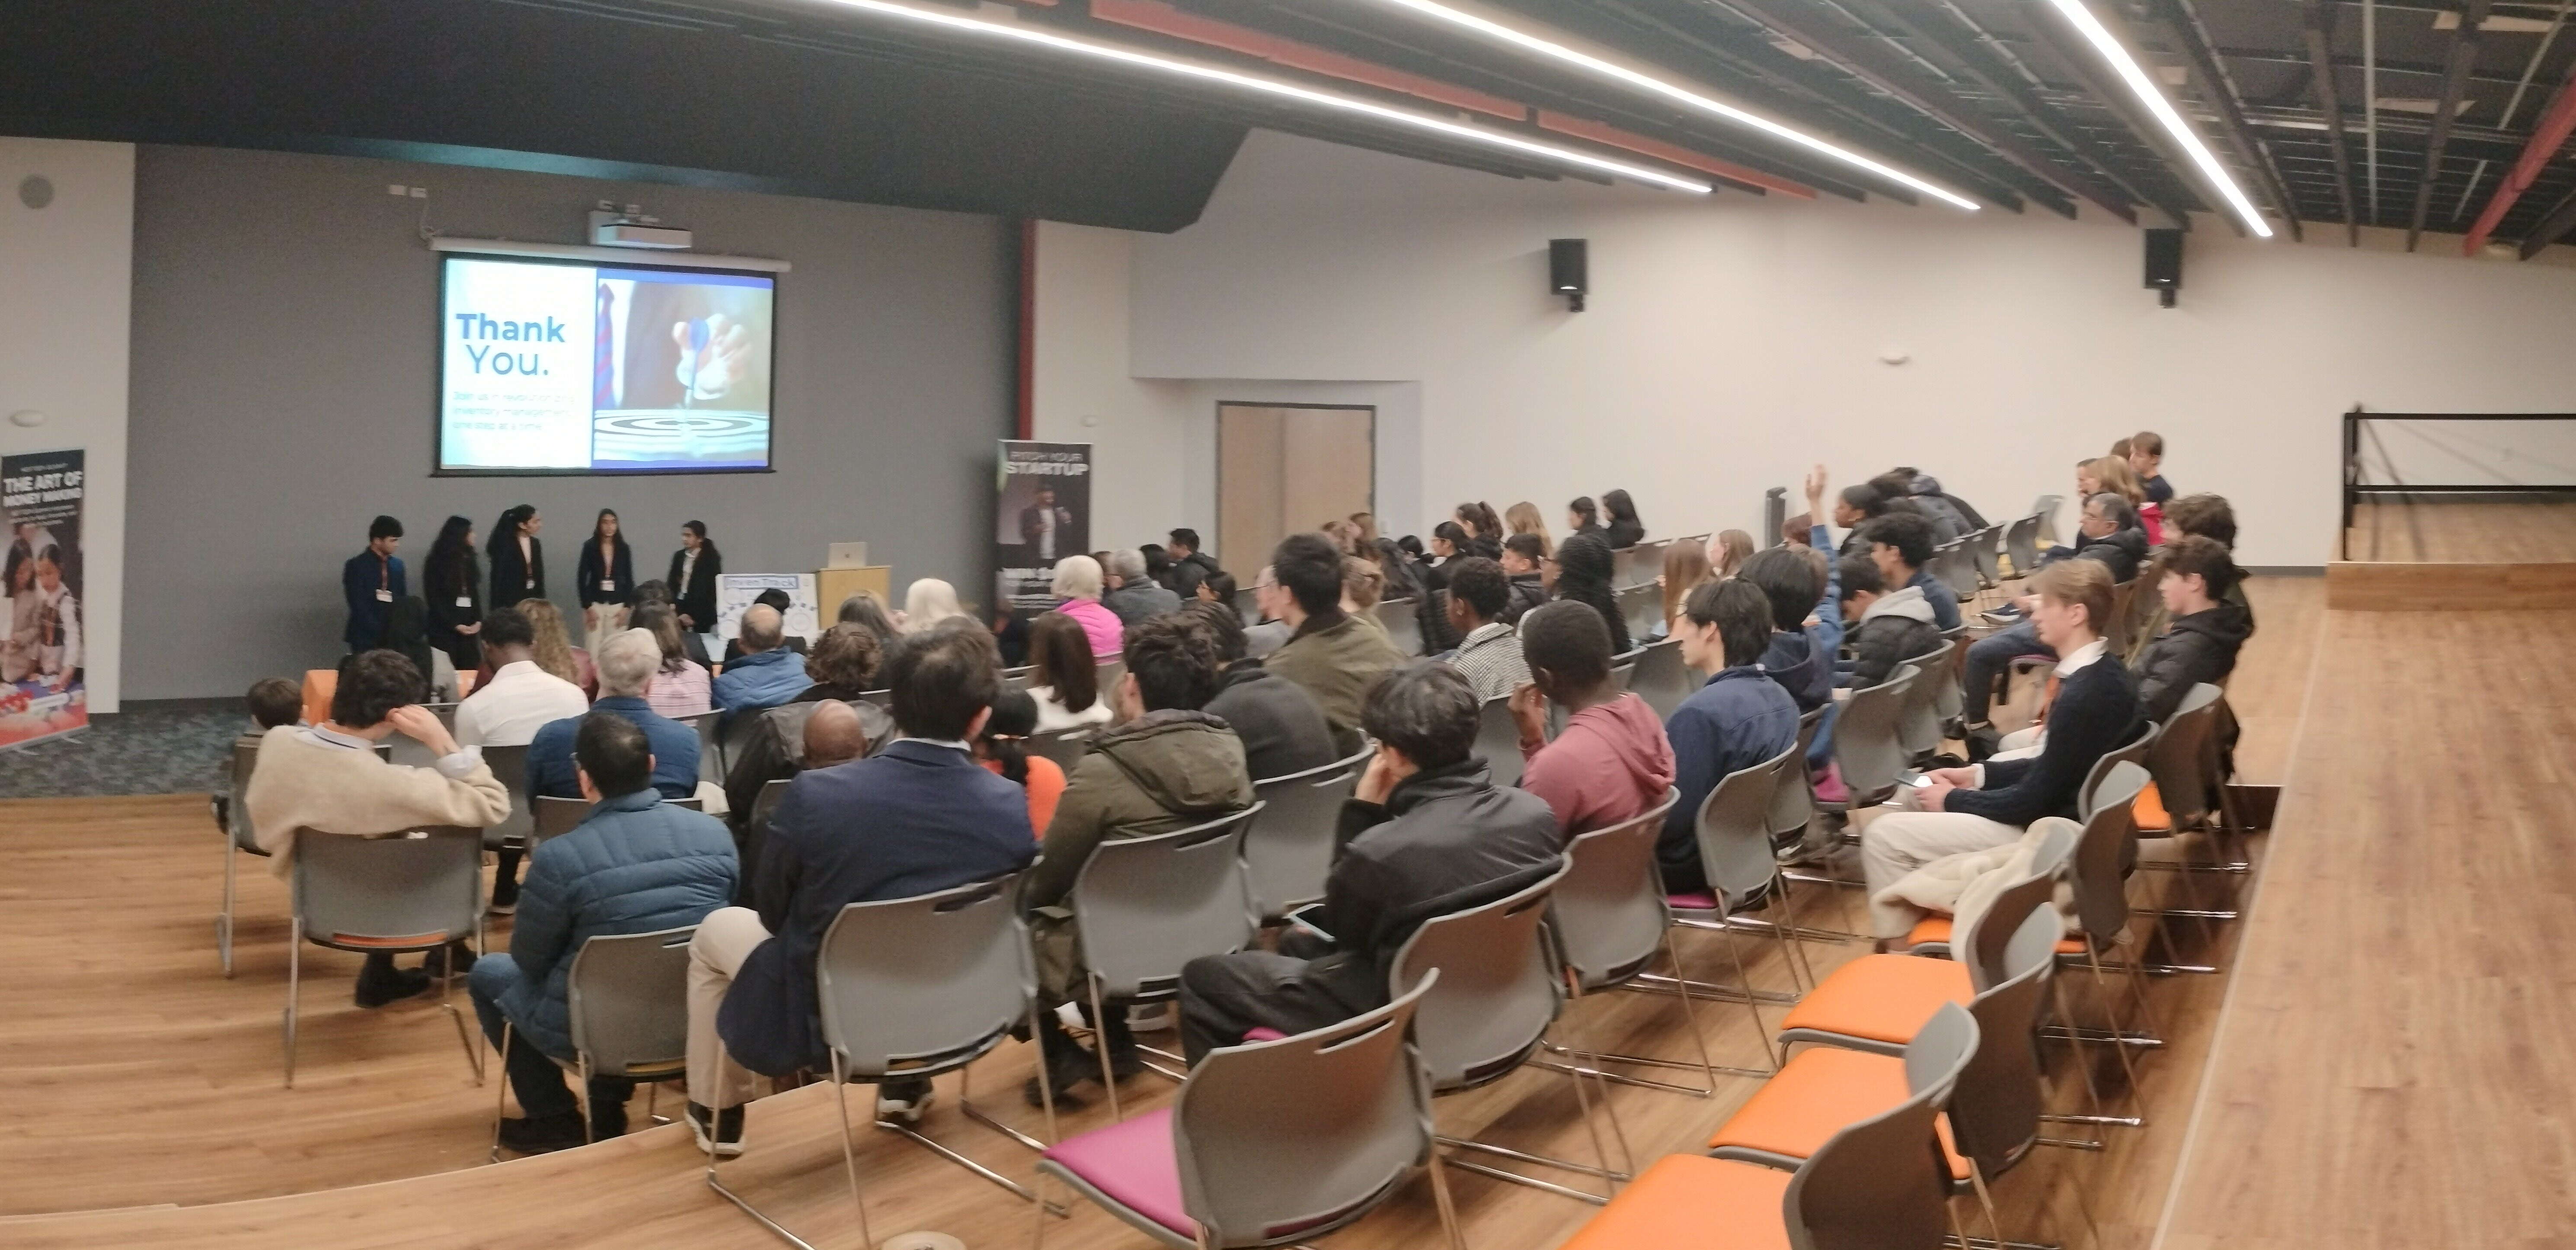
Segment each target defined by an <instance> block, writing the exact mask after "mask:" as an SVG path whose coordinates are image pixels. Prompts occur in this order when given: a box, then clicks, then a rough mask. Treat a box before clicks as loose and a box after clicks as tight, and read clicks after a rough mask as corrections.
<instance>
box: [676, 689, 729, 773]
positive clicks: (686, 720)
mask: <svg viewBox="0 0 2576 1250" xmlns="http://www.w3.org/2000/svg"><path fill="white" fill-rule="evenodd" d="M671 719H672V720H675V721H678V722H680V723H681V724H683V725H686V726H688V727H690V728H691V729H694V730H697V731H698V780H699V781H700V782H701V783H705V782H713V783H715V784H716V785H717V786H718V787H719V788H721V787H722V786H723V785H724V783H725V774H726V773H727V771H728V770H730V769H731V768H732V764H731V762H730V761H728V760H727V759H726V758H725V753H724V740H723V737H722V736H721V735H719V734H718V733H717V732H716V728H717V724H718V722H720V721H722V720H723V719H724V713H722V712H719V711H716V710H715V709H714V708H709V709H707V710H706V711H703V712H700V713H698V714H697V715H695V716H674V717H672V718H671Z"/></svg>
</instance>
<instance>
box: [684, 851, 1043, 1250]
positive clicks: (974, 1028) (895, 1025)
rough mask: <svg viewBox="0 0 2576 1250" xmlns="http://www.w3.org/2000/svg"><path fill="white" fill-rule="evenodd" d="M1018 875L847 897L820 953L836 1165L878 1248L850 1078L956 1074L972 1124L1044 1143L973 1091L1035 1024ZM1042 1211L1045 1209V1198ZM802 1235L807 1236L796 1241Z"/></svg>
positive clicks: (1025, 1192)
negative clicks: (983, 1063)
mask: <svg viewBox="0 0 2576 1250" xmlns="http://www.w3.org/2000/svg"><path fill="white" fill-rule="evenodd" d="M1019 882H1020V878H1019V876H1018V874H1016V873H1015V874H1012V875H1011V876H1007V877H1001V878H997V879H995V880H991V881H983V882H976V883H974V884H970V885H962V886H957V887H955V888H953V889H947V890H939V891H936V892H934V893H930V894H922V895H916V896H914V897H912V898H902V899H888V900H885V901H881V902H872V903H852V904H850V905H848V906H846V907H843V908H842V909H841V914H840V915H838V916H835V917H833V919H832V924H831V927H830V928H828V929H825V930H824V931H823V944H822V946H821V947H820V948H819V949H818V950H817V951H816V952H815V956H814V987H815V1002H816V1004H817V1006H818V1007H819V1008H820V1010H821V1015H822V1022H823V1044H824V1047H825V1049H826V1050H827V1051H828V1052H829V1058H830V1061H831V1070H830V1076H831V1079H832V1083H833V1089H832V1105H833V1108H834V1109H835V1110H837V1111H838V1112H840V1121H841V1169H842V1172H843V1174H844V1175H845V1176H846V1177H847V1178H848V1180H849V1185H850V1205H851V1206H853V1207H855V1208H856V1209H857V1210H858V1215H859V1238H860V1244H862V1245H866V1246H874V1245H875V1244H877V1242H876V1238H875V1237H874V1236H873V1235H871V1234H870V1233H869V1231H868V1207H867V1200H866V1198H864V1197H863V1196H862V1195H861V1194H860V1192H859V1164H858V1144H857V1142H856V1140H855V1139H854V1138H853V1137H852V1136H851V1134H850V1105H849V1098H848V1093H847V1090H846V1088H845V1087H846V1086H848V1085H851V1084H854V1083H859V1084H871V1085H873V1084H878V1083H882V1082H884V1081H887V1080H891V1079H900V1078H912V1077H920V1078H924V1079H927V1078H929V1077H933V1076H939V1075H942V1074H944V1073H949V1072H955V1073H957V1074H958V1081H959V1087H958V1095H957V1099H958V1104H959V1106H960V1107H961V1108H962V1109H964V1111H965V1112H966V1114H967V1116H968V1117H969V1118H971V1119H973V1120H974V1121H975V1122H977V1123H979V1124H982V1125H984V1126H986V1127H988V1128H992V1129H994V1130H996V1131H998V1132H1000V1133H1002V1134H1003V1135H1004V1136H1007V1137H1009V1138H1010V1139H1011V1140H1013V1141H1016V1142H1018V1143H1020V1144H1021V1145H1023V1146H1026V1147H1028V1148H1029V1149H1031V1150H1041V1151H1042V1150H1045V1149H1046V1148H1047V1144H1046V1143H1045V1142H1042V1141H1039V1140H1037V1139H1036V1138H1033V1137H1029V1136H1027V1135H1026V1134H1023V1133H1020V1132H1018V1131H1016V1130H1014V1129H1011V1128H1009V1127H1008V1126H1006V1125H1004V1124H1002V1123H1001V1122H1000V1121H997V1120H995V1119H993V1118H992V1117H990V1116H988V1115H986V1114H985V1113H984V1112H983V1111H982V1110H980V1109H978V1108H977V1107H976V1106H975V1103H974V1099H973V1097H972V1095H971V1094H970V1093H969V1092H968V1086H967V1082H968V1081H969V1079H970V1074H969V1072H968V1071H967V1067H968V1065H969V1064H972V1063H973V1062H974V1061H975V1060H977V1059H980V1058H982V1057H984V1056H985V1055H986V1054H989V1053H991V1052H992V1050H993V1049H994V1048H995V1047H997V1046H999V1045H1001V1043H1002V1040H1003V1039H1004V1038H1007V1037H1009V1036H1010V1035H1011V1030H1012V1029H1014V1028H1017V1027H1021V1026H1026V1027H1028V1028H1029V1029H1031V1030H1033V1031H1034V1030H1035V1029H1036V1028H1037V1025H1038V1020H1037V1016H1038V980H1037V959H1036V956H1035V955H1034V953H1032V951H1031V949H1030V946H1029V931H1028V925H1027V924H1026V923H1025V922H1024V921H1022V920H1021V918H1020V903H1019ZM1038 1067H1039V1068H1040V1069H1041V1070H1040V1071H1039V1073H1038V1078H1037V1079H1038V1092H1039V1095H1040V1097H1039V1101H1040V1103H1041V1104H1043V1106H1044V1108H1045V1110H1046V1119H1047V1136H1049V1137H1050V1138H1052V1137H1054V1136H1055V1135H1056V1130H1055V1092H1054V1090H1053V1089H1052V1088H1050V1087H1049V1086H1048V1085H1047V1083H1046V1073H1045V1072H1044V1070H1043V1069H1044V1068H1045V1067H1046V1065H1045V1064H1043V1063H1041V1064H1039V1065H1038ZM876 1124H877V1127H878V1128H880V1129H884V1130H886V1131H887V1132H891V1133H895V1134H897V1135H899V1136H902V1137H905V1138H908V1139H910V1140H912V1141H913V1142H916V1143H918V1144H920V1145H922V1146H926V1147H928V1148H929V1149H930V1150H931V1152H932V1153H934V1154H937V1155H939V1156H940V1157H941V1158H944V1159H947V1160H948V1161H949V1162H951V1163H955V1164H958V1165H959V1166H961V1167H964V1168H965V1169H966V1170H968V1171H970V1172H973V1173H974V1174H976V1175H977V1176H981V1177H983V1178H984V1179H985V1180H988V1181H991V1182H993V1183H994V1184H996V1185H999V1186H1001V1187H1002V1188H1004V1189H1007V1190H1009V1191H1011V1192H1012V1193H1014V1194H1016V1195H1018V1196H1019V1197H1021V1198H1023V1199H1026V1200H1027V1201H1029V1202H1030V1203H1031V1204H1033V1205H1037V1204H1039V1198H1038V1194H1037V1192H1036V1191H1034V1190H1032V1189H1030V1188H1029V1187H1028V1186H1026V1185H1022V1184H1020V1183H1019V1182H1017V1181H1014V1180H1012V1179H1011V1178H1009V1177H1007V1176H1004V1175H1002V1174H1001V1173H999V1172H996V1171H994V1170H993V1169H991V1168H988V1167H986V1166H984V1165H983V1164H980V1163H977V1162H975V1161H974V1160H972V1159H969V1158H967V1157H966V1156H964V1155H962V1154H959V1153H957V1152H956V1151H955V1150H952V1149H950V1148H949V1147H947V1146H944V1145H941V1144H940V1143H938V1142H936V1141H933V1140H931V1139H930V1138H929V1137H926V1136H923V1135H922V1134H921V1133H920V1132H918V1131H917V1130H915V1129H913V1128H912V1127H910V1126H908V1125H903V1124H897V1123H895V1122H893V1121H890V1120H878V1121H877V1122H876ZM715 1158H716V1157H715V1155H714V1154H712V1153H710V1154H709V1155H708V1156H707V1185H708V1187H709V1188H712V1189H714V1190H715V1191H716V1192H717V1193H719V1194H722V1195H724V1197H725V1198H726V1199H727V1200H728V1201H730V1202H732V1203H733V1204H734V1205H735V1206H737V1207H740V1208H742V1209H743V1211H744V1212H746V1213H747V1214H749V1215H750V1216H751V1217H752V1218H754V1219H756V1220H759V1221H760V1222H761V1223H762V1224H763V1225H765V1226H767V1227H768V1228H770V1229H771V1230H773V1231H775V1232H778V1233H779V1234H780V1235H782V1236H788V1237H790V1239H791V1240H793V1237H792V1235H791V1234H788V1233H787V1232H786V1230H785V1229H784V1228H782V1227H781V1226H780V1225H779V1224H778V1223H777V1222H776V1221H774V1220H772V1219H771V1218H770V1217H769V1216H767V1215H764V1214H762V1213H761V1212H760V1211H759V1210H758V1209H757V1208H755V1207H753V1206H752V1205H751V1204H750V1203H749V1202H746V1201H744V1200H743V1198H742V1197H741V1196H740V1195H738V1194H736V1193H734V1192H733V1191H732V1190H730V1189H727V1188H725V1186H724V1184H723V1182H722V1181H721V1180H719V1179H718V1177H717V1175H716V1164H715ZM1039 1218H1040V1219H1041V1220H1043V1219H1044V1218H1045V1212H1044V1209H1043V1206H1042V1205H1041V1208H1040V1216H1039ZM797 1244H800V1245H802V1244H804V1243H802V1242H798V1243H797Z"/></svg>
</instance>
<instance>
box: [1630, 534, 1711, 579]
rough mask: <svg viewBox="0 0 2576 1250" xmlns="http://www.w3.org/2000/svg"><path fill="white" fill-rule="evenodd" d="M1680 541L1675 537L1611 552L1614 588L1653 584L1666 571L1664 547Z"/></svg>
mask: <svg viewBox="0 0 2576 1250" xmlns="http://www.w3.org/2000/svg"><path fill="white" fill-rule="evenodd" d="M1680 541H1682V540H1681V539H1678V538H1675V539H1666V540H1665V541H1662V542H1649V543H1638V544H1636V545H1635V546H1633V547H1621V548H1619V549H1618V550H1616V551H1613V552H1611V553H1610V557H1611V561H1612V563H1611V567H1610V585H1611V587H1612V589H1614V590H1615V589H1617V588H1619V587H1622V586H1651V585H1653V584H1654V583H1655V578H1657V577H1658V576H1660V575H1662V573H1663V571H1664V548H1666V547H1669V546H1671V545H1673V544H1674V543H1676V542H1680ZM1703 541H1705V540H1703Z"/></svg>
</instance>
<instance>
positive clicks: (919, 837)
mask: <svg viewBox="0 0 2576 1250" xmlns="http://www.w3.org/2000/svg"><path fill="white" fill-rule="evenodd" d="M882 675H883V680H884V681H885V683H886V685H887V687H888V688H889V689H891V691H892V692H893V696H894V698H893V703H894V709H893V710H894V720H895V726H896V728H897V729H898V730H899V731H900V732H901V733H902V735H903V736H902V737H899V738H897V739H895V741H894V742H892V743H891V744H889V745H887V747H886V748H885V749H884V750H883V751H881V752H879V753H878V754H876V755H873V756H870V757H868V758H865V759H860V760H854V761H852V762H850V763H847V764H840V765H836V766H833V767H830V768H820V769H809V770H807V771H805V772H803V773H800V774H798V775H797V777H796V780H795V782H794V783H793V784H792V785H790V786H789V787H788V789H787V793H786V796H785V797H784V798H782V799H781V800H780V801H779V804H778V810H777V812H776V813H775V814H774V815H773V816H772V817H771V820H770V830H769V836H768V838H767V840H766V841H765V842H764V843H763V844H762V848H761V855H760V861H759V865H758V867H757V868H756V869H755V872H754V875H753V879H752V881H751V894H750V897H751V901H752V906H750V907H727V908H723V909H720V910H718V911H716V912H715V913H713V914H712V915H709V916H708V917H707V918H706V921H705V922H704V923H702V924H700V925H699V926H698V933H697V936H696V938H695V939H693V940H692V941H691V942H690V943H689V1126H690V1128H691V1129H692V1130H693V1131H694V1132H695V1133H696V1134H697V1137H698V1146H699V1148H700V1149H701V1150H713V1151H714V1152H715V1153H717V1154H722V1155H732V1154H739V1153H741V1152H742V1110H741V1104H742V1103H744V1102H745V1101H748V1100H749V1098H750V1097H751V1093H752V1090H751V1074H752V1073H760V1074H764V1075H768V1076H784V1075H786V1074H788V1073H790V1072H793V1071H795V1070H796V1069H798V1068H803V1067H814V1068H820V1067H823V1066H825V1063H826V1060H825V1055H824V1047H823V1038H822V1030H821V1028H820V1021H819V1019H818V1017H817V1014H816V1012H817V1007H816V1002H815V997H814V958H815V952H816V951H817V949H819V948H820V947H821V945H822V941H823V932H824V930H825V929H827V928H829V927H830V926H831V923H832V921H833V919H834V918H835V917H837V916H839V915H840V913H841V909H842V908H843V907H846V906H848V905H849V904H851V903H861V902H872V901H880V900H885V899H898V898H911V897H914V896H916V895H922V894H929V893H933V892H935V891H939V890H945V889H950V888H952V887H955V886H960V885H965V884H968V883H970V882H976V881H988V880H991V879H993V878H996V877H1001V876H1005V875H1008V874H1010V873H1014V872H1018V871H1019V870H1021V869H1023V868H1026V867H1027V866H1028V865H1029V861H1030V860H1032V859H1034V858H1035V857H1036V854H1037V835H1036V833H1035V832H1034V831H1033V830H1032V829H1031V828H1030V827H1029V806H1028V795H1027V793H1026V792H1025V791H1023V790H1021V789H1020V787H1019V786H1017V785H1014V784H1012V783H1011V782H1010V781H1008V780H1006V779H1004V778H1003V777H1001V776H1000V775H999V774H996V773H993V772H991V771H988V770H987V769H985V768H984V767H983V766H982V765H981V764H979V763H977V762H976V761H975V757H974V755H973V753H972V751H971V749H970V748H969V746H968V744H969V743H971V742H973V741H974V740H975V737H976V735H978V734H980V733H981V732H982V731H983V728H984V722H985V720H986V719H988V718H989V717H990V716H991V714H992V704H993V700H994V698H995V697H996V696H997V695H998V694H999V693H1000V690H1001V664H1000V656H999V655H998V654H997V652H996V650H995V647H994V644H993V637H992V635H991V633H989V632H988V631H986V630H985V629H984V628H983V626H982V625H981V624H980V623H979V622H976V621H971V620H964V619H958V620H952V621H946V622H942V623H941V624H940V625H938V626H936V627H934V628H931V629H929V630H925V631H923V632H922V633H918V634H913V635H909V636H907V637H905V638H904V639H903V640H902V641H901V643H899V644H898V645H897V646H896V647H895V648H894V652H893V654H892V655H891V656H889V657H888V658H887V660H886V662H885V667H884V669H883V670H882ZM877 1097H878V1102H877V1114H878V1116H879V1118H881V1119H900V1120H918V1119H919V1118H920V1116H921V1114H922V1112H923V1111H925V1110H926V1109H928V1107H929V1105H930V1082H929V1081H926V1080H915V1081H888V1082H885V1083H884V1084H882V1085H880V1086H879V1087H878V1091H877Z"/></svg>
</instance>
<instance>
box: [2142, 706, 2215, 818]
mask: <svg viewBox="0 0 2576 1250" xmlns="http://www.w3.org/2000/svg"><path fill="white" fill-rule="evenodd" d="M2219 699H2220V694H2219V690H2218V687H2216V686H2213V685H2211V684H2209V683H2208V682H2201V683H2199V684H2198V685H2195V686H2193V687H2192V688H2191V691H2190V692H2189V693H2187V694H2185V695H2184V696H2183V697H2182V703H2181V704H2180V705H2179V706H2177V707H2175V708H2174V713H2173V715H2172V716H2171V717H2170V718H2168V719H2167V720H2166V721H2165V724H2164V728H2163V729H2162V730H2160V731H2159V732H2158V733H2157V734H2156V740H2155V742H2154V744H2153V745H2151V746H2149V747H2148V748H2147V760H2146V763H2147V774H2148V775H2149V776H2151V777H2154V778H2155V780H2156V795H2157V797H2158V798H2160V799H2162V800H2163V801H2164V805H2165V814H2166V815H2168V816H2171V817H2172V818H2173V827H2174V828H2176V829H2181V828H2183V827H2184V826H2186V825H2189V824H2192V823H2193V822H2195V821H2198V820H2199V819H2200V818H2201V817H2202V816H2203V815H2206V814H2207V813H2208V811H2209V804H2210V799H2211V797H2212V796H2213V795H2215V794H2216V793H2217V790H2218V713H2219Z"/></svg>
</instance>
